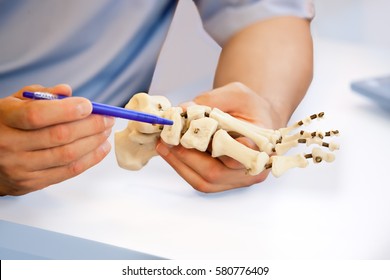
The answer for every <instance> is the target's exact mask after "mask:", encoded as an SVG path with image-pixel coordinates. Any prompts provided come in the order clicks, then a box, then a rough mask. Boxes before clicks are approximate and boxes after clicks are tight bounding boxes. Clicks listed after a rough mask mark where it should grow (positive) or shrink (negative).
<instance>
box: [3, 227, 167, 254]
mask: <svg viewBox="0 0 390 280" xmlns="http://www.w3.org/2000/svg"><path fill="white" fill-rule="evenodd" d="M42 244H45V246H42ZM0 259H1V260H42V259H55V260H159V259H161V258H159V257H157V256H153V255H148V254H144V253H141V252H137V251H133V250H127V249H123V248H119V247H115V246H111V245H107V244H103V243H99V242H95V241H90V240H86V239H82V238H77V237H73V236H69V235H65V234H61V233H55V232H51V231H46V230H42V229H38V228H34V227H30V226H25V225H20V224H16V223H11V222H7V221H2V220H0Z"/></svg>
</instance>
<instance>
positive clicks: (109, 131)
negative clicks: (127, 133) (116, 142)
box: [104, 128, 112, 137]
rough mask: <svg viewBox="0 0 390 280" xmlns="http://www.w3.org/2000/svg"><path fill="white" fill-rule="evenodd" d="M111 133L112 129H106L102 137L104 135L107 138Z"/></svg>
mask: <svg viewBox="0 0 390 280" xmlns="http://www.w3.org/2000/svg"><path fill="white" fill-rule="evenodd" d="M111 131H112V129H111V128H109V129H106V130H105V131H104V135H106V136H107V137H109V136H110V134H111Z"/></svg>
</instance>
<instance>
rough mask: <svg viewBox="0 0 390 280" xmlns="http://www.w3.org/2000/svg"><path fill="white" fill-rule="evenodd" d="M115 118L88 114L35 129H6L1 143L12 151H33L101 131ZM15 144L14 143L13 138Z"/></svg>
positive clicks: (110, 124)
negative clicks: (85, 116) (80, 117)
mask: <svg viewBox="0 0 390 280" xmlns="http://www.w3.org/2000/svg"><path fill="white" fill-rule="evenodd" d="M114 123H115V119H114V118H112V117H105V116H99V115H90V116H88V117H87V118H85V119H82V120H79V121H75V122H69V123H63V124H58V125H53V126H49V127H45V128H42V129H37V130H20V129H8V133H7V135H8V137H7V139H2V141H1V142H2V143H3V144H4V145H5V146H7V147H9V149H10V150H13V151H18V150H19V151H20V150H24V151H34V150H41V149H47V148H53V147H57V146H61V145H65V144H68V143H71V142H73V141H75V140H77V139H80V138H84V137H87V136H91V135H95V134H98V133H101V132H103V131H105V130H107V129H109V128H112V126H113V125H114ZM14 139H18V140H17V145H15V140H14Z"/></svg>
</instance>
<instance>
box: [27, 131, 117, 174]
mask: <svg viewBox="0 0 390 280" xmlns="http://www.w3.org/2000/svg"><path fill="white" fill-rule="evenodd" d="M110 133H111V129H108V130H107V131H104V132H102V133H99V134H97V135H92V136H89V137H85V138H82V139H79V140H77V141H74V142H72V143H70V144H67V145H63V146H58V147H55V148H51V149H45V150H37V151H33V152H28V153H27V154H26V157H28V158H29V161H28V163H26V166H27V167H26V168H27V171H39V170H43V169H48V168H53V167H58V166H64V165H68V164H71V163H72V162H75V161H77V160H79V159H80V158H82V157H83V156H85V155H86V154H88V153H90V152H91V151H93V150H95V149H97V148H98V147H99V146H100V145H102V144H103V143H104V142H105V141H106V140H107V138H108V137H109V135H110Z"/></svg>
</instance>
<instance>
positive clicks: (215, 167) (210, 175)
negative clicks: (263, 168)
mask: <svg viewBox="0 0 390 280" xmlns="http://www.w3.org/2000/svg"><path fill="white" fill-rule="evenodd" d="M156 150H157V152H158V153H159V154H160V155H161V156H162V157H163V158H164V159H165V160H166V161H167V162H168V163H169V164H170V165H171V166H172V167H173V168H174V169H175V170H176V172H178V173H179V175H180V176H182V177H183V178H184V179H185V180H186V181H187V182H188V183H189V184H190V185H191V186H193V187H194V188H195V189H197V190H199V191H202V192H219V191H223V190H229V189H233V188H237V187H244V186H249V185H252V184H254V183H256V182H260V181H262V180H264V178H263V175H262V176H250V175H248V173H247V172H246V170H245V169H236V170H233V169H229V168H227V167H226V166H225V165H224V164H222V162H220V161H219V160H218V159H216V158H212V157H211V156H210V155H208V154H207V153H202V152H199V151H197V150H193V149H185V148H183V147H181V146H176V147H171V148H168V147H167V146H166V145H165V144H164V143H162V142H160V143H159V144H158V145H157V147H156Z"/></svg>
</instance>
